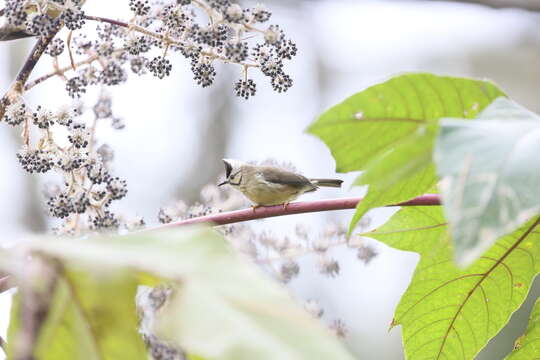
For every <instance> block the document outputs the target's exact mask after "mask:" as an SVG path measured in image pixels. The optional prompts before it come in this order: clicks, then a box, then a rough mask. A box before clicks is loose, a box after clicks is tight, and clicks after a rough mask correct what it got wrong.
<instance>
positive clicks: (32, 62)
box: [0, 25, 61, 121]
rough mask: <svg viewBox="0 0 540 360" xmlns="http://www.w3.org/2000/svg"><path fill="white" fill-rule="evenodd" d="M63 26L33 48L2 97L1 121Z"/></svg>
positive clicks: (57, 27) (41, 38) (58, 27)
mask: <svg viewBox="0 0 540 360" xmlns="http://www.w3.org/2000/svg"><path fill="white" fill-rule="evenodd" d="M60 28H61V25H57V26H56V28H55V29H54V31H52V32H51V33H50V34H49V35H47V36H45V37H40V38H39V39H38V41H37V42H36V44H35V45H34V47H33V48H32V51H31V52H30V54H29V55H28V57H27V58H26V61H25V62H24V64H23V66H22V68H21V70H19V73H18V74H17V76H16V77H15V81H14V82H13V84H11V86H10V88H9V89H8V91H7V92H6V93H5V94H4V96H3V97H2V100H0V121H1V119H2V118H3V117H4V113H5V111H6V107H7V106H8V105H9V104H11V103H12V102H14V101H15V100H16V99H17V98H18V97H19V96H20V95H21V94H22V93H23V92H24V85H25V84H26V82H27V81H28V77H29V76H30V74H31V73H32V70H34V68H35V67H36V65H37V63H38V61H39V59H40V58H41V55H43V52H44V51H45V49H46V48H47V46H48V45H49V43H50V42H51V40H52V39H53V38H54V37H55V35H56V33H57V32H58V31H59V30H60Z"/></svg>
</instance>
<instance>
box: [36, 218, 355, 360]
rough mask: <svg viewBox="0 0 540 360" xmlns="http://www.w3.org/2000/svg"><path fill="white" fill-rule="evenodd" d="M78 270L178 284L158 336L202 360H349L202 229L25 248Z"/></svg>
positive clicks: (302, 314) (306, 316)
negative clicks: (128, 273) (114, 270)
mask: <svg viewBox="0 0 540 360" xmlns="http://www.w3.org/2000/svg"><path fill="white" fill-rule="evenodd" d="M29 246H30V247H31V248H32V249H33V250H38V251H40V252H41V253H45V254H47V255H49V256H53V257H55V258H58V259H60V260H62V261H64V262H66V263H67V264H68V265H69V264H72V263H73V264H77V266H79V267H81V268H87V269H96V268H97V269H100V268H108V267H118V268H121V269H126V268H129V269H133V271H134V272H148V273H150V274H153V275H155V276H158V277H162V278H166V279H170V280H171V281H173V284H175V285H174V286H175V292H174V295H173V297H172V298H171V299H170V300H169V301H168V302H167V304H166V305H164V307H163V308H162V309H160V314H159V316H158V317H157V320H156V321H157V323H156V326H155V330H156V334H158V335H161V336H162V337H163V338H164V339H165V340H169V341H172V342H173V343H174V344H176V345H178V346H180V347H182V348H183V349H184V350H185V351H186V352H187V353H189V354H192V355H191V356H200V357H203V358H204V359H209V360H210V359H219V360H228V359H234V360H242V359H250V360H252V359H259V360H264V359H285V360H287V359H290V360H292V359H315V358H324V359H337V360H340V359H353V357H352V356H351V355H350V354H349V353H348V352H347V351H346V350H345V349H344V347H343V345H342V344H341V343H340V341H339V340H338V339H337V338H335V336H333V335H332V334H331V333H330V331H329V330H327V329H326V328H325V327H324V326H322V325H321V324H320V323H319V322H318V321H317V320H315V319H313V318H312V317H311V316H310V315H309V314H308V313H307V312H306V311H305V310H303V309H302V307H300V306H299V305H298V304H296V303H295V302H294V300H293V299H292V298H291V297H290V295H289V294H288V293H287V292H286V291H285V290H284V289H283V288H282V287H280V286H279V285H277V284H276V283H274V282H273V281H271V280H269V279H267V278H266V276H265V275H264V274H262V273H261V272H260V271H259V270H258V269H257V267H256V266H254V265H252V264H250V263H248V262H247V261H246V260H245V259H243V258H240V257H239V256H238V255H237V254H235V253H234V251H233V250H232V249H231V248H230V247H229V246H228V245H227V244H226V242H225V241H224V239H223V238H222V237H221V236H219V235H218V234H217V233H216V232H214V231H211V230H206V229H202V228H197V229H176V230H169V231H162V232H144V233H139V234H134V235H130V236H124V237H110V238H96V239H88V240H85V241H74V240H72V239H51V240H49V241H36V242H35V243H33V244H30V245H29Z"/></svg>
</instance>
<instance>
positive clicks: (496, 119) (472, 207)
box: [435, 98, 540, 265]
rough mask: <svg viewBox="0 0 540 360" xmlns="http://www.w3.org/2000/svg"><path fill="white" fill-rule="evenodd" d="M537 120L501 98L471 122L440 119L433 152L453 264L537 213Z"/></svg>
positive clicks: (539, 192)
mask: <svg viewBox="0 0 540 360" xmlns="http://www.w3.org/2000/svg"><path fill="white" fill-rule="evenodd" d="M538 154H540V117H539V116H538V115H536V114H534V113H532V112H530V111H528V110H525V109H523V108H522V107H520V106H519V105H517V104H516V103H514V102H512V101H510V100H508V99H505V98H500V99H497V100H496V101H495V102H493V104H492V105H490V106H488V107H487V108H486V109H485V110H484V111H483V112H482V113H481V114H480V115H479V116H478V119H477V120H476V121H463V120H460V119H443V120H442V121H441V130H440V134H439V137H438V139H437V143H436V148H435V162H436V165H437V174H438V175H439V176H440V177H441V178H442V180H443V181H442V183H441V184H442V187H441V193H442V197H443V204H444V211H445V215H446V218H447V219H448V221H449V223H450V229H451V233H452V238H453V240H454V241H455V249H456V258H457V260H458V263H460V264H463V265H467V264H470V263H471V262H472V261H474V260H475V259H476V258H478V256H480V255H481V254H482V253H483V252H484V251H485V250H486V249H487V248H489V247H490V246H491V245H492V244H493V243H494V242H495V240H496V239H497V238H499V237H500V236H502V235H505V234H508V233H510V232H512V231H514V230H515V229H517V228H518V227H519V226H520V225H521V224H523V223H524V222H525V221H527V220H528V219H530V218H531V217H532V216H534V215H536V214H538V213H539V212H540V187H539V186H538V184H539V183H540V167H538V166H535V164H534V159H535V158H536V156H538Z"/></svg>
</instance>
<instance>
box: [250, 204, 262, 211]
mask: <svg viewBox="0 0 540 360" xmlns="http://www.w3.org/2000/svg"><path fill="white" fill-rule="evenodd" d="M260 207H262V205H259V204H254V205H251V209H253V212H255V209H258V208H260Z"/></svg>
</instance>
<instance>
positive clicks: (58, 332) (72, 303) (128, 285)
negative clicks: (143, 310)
mask: <svg viewBox="0 0 540 360" xmlns="http://www.w3.org/2000/svg"><path fill="white" fill-rule="evenodd" d="M64 274H65V276H64V277H62V278H60V280H59V281H58V283H57V284H56V286H55V289H54V295H53V297H52V300H51V304H50V308H49V311H48V313H47V318H46V320H45V322H44V324H43V326H42V328H41V331H40V333H39V337H38V340H37V344H36V347H35V351H34V354H35V356H36V359H39V360H47V359H50V360H61V359H81V360H86V359H88V360H94V359H95V360H106V359H110V360H113V359H124V358H125V359H134V360H136V359H141V360H146V359H147V356H146V349H145V347H144V344H143V343H142V341H141V337H140V335H139V334H138V332H137V321H138V319H137V313H136V309H135V301H134V298H135V293H136V289H137V281H136V279H135V278H134V277H133V276H132V275H130V274H128V273H127V272H125V271H124V272H122V271H120V272H115V273H100V270H99V269H97V270H95V272H90V271H82V272H81V271H77V270H72V269H69V268H68V269H65V272H64ZM22 298H24V295H23V297H21V295H20V294H18V295H17V296H16V297H15V298H14V300H15V302H14V305H13V308H12V315H11V324H10V330H9V334H8V341H9V344H10V347H9V352H10V354H11V356H13V354H14V351H15V348H14V346H16V341H17V337H18V335H20V334H19V333H18V331H19V329H20V319H21V318H22V317H23V316H24V315H25V311H24V309H25V308H24V307H23V306H22V305H21V303H20V301H21V299H22ZM22 336H24V335H22ZM12 340H13V341H12ZM12 345H13V346H12Z"/></svg>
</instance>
